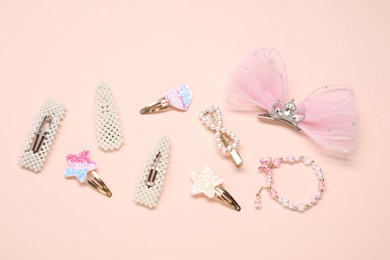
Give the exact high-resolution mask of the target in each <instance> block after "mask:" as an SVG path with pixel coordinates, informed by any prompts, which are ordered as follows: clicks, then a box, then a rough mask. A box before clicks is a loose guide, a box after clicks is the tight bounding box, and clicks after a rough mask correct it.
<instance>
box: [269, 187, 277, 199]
mask: <svg viewBox="0 0 390 260" xmlns="http://www.w3.org/2000/svg"><path fill="white" fill-rule="evenodd" d="M269 194H270V195H271V198H276V196H277V195H278V193H277V192H276V190H274V189H270V190H269Z"/></svg>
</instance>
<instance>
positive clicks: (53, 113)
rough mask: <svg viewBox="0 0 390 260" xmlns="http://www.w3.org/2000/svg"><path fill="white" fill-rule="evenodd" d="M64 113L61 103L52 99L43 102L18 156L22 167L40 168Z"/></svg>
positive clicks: (35, 169)
mask: <svg viewBox="0 0 390 260" xmlns="http://www.w3.org/2000/svg"><path fill="white" fill-rule="evenodd" d="M64 113H65V107H64V106H63V105H62V104H60V103H57V102H55V101H52V100H45V101H44V102H43V105H42V107H41V110H40V111H39V113H38V116H37V117H36V119H35V121H34V123H33V125H32V127H31V129H30V131H29V133H28V134H27V138H26V140H25V142H24V146H23V152H22V154H21V155H20V157H19V163H20V165H21V166H22V167H24V168H26V169H29V170H32V171H34V172H39V171H41V170H42V168H43V166H44V164H45V160H46V157H47V155H48V154H49V149H50V146H51V145H52V144H53V141H54V137H55V135H56V132H57V128H58V127H59V124H60V121H61V119H62V118H63V117H64Z"/></svg>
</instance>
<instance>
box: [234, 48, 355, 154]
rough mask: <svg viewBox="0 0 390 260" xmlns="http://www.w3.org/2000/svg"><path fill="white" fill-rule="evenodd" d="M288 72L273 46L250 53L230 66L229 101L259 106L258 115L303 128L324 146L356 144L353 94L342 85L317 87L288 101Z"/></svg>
mask: <svg viewBox="0 0 390 260" xmlns="http://www.w3.org/2000/svg"><path fill="white" fill-rule="evenodd" d="M286 90H287V76H286V70H285V67H284V64H283V61H282V58H281V56H280V54H279V53H278V51H277V50H275V49H271V48H268V49H260V50H255V51H252V52H251V53H249V54H248V55H247V56H246V57H245V58H244V59H243V60H242V61H241V62H240V63H239V64H238V65H237V66H236V67H235V69H234V70H233V72H232V74H231V81H230V84H229V85H228V88H227V99H228V102H229V103H230V104H231V105H233V106H236V107H241V108H243V107H248V106H252V107H253V106H254V107H259V108H261V109H262V110H263V113H260V114H259V115H258V117H259V118H260V119H272V120H276V121H279V122H283V123H286V124H288V125H289V126H292V127H293V128H294V129H296V130H298V131H302V132H303V133H304V134H306V135H307V136H308V137H309V138H311V139H312V140H313V141H314V142H316V143H317V144H318V145H320V146H321V147H323V148H326V149H329V150H333V151H337V152H343V153H349V152H353V151H354V150H355V148H356V145H357V139H358V138H357V137H358V129H357V124H358V119H357V114H356V109H355V94H354V91H353V89H352V88H350V87H348V86H344V85H329V86H324V87H321V88H318V89H316V90H314V91H313V92H312V93H311V94H309V95H308V96H307V97H306V98H305V99H304V100H303V102H301V103H300V104H297V103H296V102H295V100H294V99H291V100H290V101H287V99H286Z"/></svg>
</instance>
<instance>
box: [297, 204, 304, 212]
mask: <svg viewBox="0 0 390 260" xmlns="http://www.w3.org/2000/svg"><path fill="white" fill-rule="evenodd" d="M297 209H298V210H299V211H300V212H302V211H304V210H305V209H306V205H305V204H303V203H299V204H298V205H297Z"/></svg>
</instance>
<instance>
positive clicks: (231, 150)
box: [199, 105, 244, 168]
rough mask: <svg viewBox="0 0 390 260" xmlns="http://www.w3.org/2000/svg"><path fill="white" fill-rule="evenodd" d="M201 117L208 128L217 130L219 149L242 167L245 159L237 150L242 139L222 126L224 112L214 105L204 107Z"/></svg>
mask: <svg viewBox="0 0 390 260" xmlns="http://www.w3.org/2000/svg"><path fill="white" fill-rule="evenodd" d="M199 117H200V120H201V121H202V123H203V124H204V125H205V126H206V127H207V128H209V129H210V130H212V131H214V132H215V136H216V141H217V147H218V149H220V150H221V151H222V153H223V154H229V155H230V157H231V158H232V160H233V162H234V164H235V165H236V167H237V168H238V167H241V166H242V165H243V164H244V161H243V160H242V158H241V156H240V154H239V153H238V152H237V150H236V149H237V147H238V144H239V141H240V140H239V139H238V137H237V136H236V135H235V134H234V133H232V131H231V130H229V129H226V128H224V127H223V126H222V114H221V111H220V110H219V107H218V106H215V105H213V106H210V107H209V108H204V109H202V111H201V112H200V114H199Z"/></svg>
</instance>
